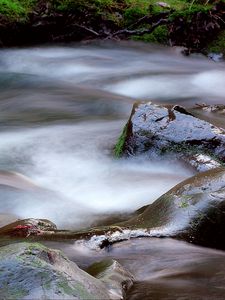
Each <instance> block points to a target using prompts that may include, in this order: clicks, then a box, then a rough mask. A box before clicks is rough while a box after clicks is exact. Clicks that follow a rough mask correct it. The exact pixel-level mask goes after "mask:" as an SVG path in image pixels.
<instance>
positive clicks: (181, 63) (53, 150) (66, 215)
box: [0, 42, 225, 300]
mask: <svg viewBox="0 0 225 300" xmlns="http://www.w3.org/2000/svg"><path fill="white" fill-rule="evenodd" d="M224 66H225V64H224V63H223V62H220V63H215V62H213V61H211V60H209V59H208V58H206V57H204V56H201V55H192V56H190V57H184V56H183V55H182V54H181V53H180V50H179V48H164V47H160V46H155V45H147V44H142V43H133V42H123V43H118V42H117V43H116V42H114V43H111V42H110V43H109V42H105V43H102V42H98V43H97V42H95V43H91V44H71V45H65V46H62V45H60V46H58V45H56V46H54V47H53V46H42V47H35V48H20V49H16V48H15V49H4V50H0V125H1V129H0V189H1V202H0V214H1V215H6V216H10V215H11V216H15V218H17V217H19V218H31V217H32V218H46V219H49V220H51V221H53V222H54V223H55V224H56V225H57V227H58V228H62V229H78V228H82V227H87V226H91V225H92V224H93V223H94V222H96V221H99V220H101V219H104V218H105V217H107V216H110V215H113V214H115V215H116V214H123V213H124V214H126V213H131V212H133V211H134V210H136V209H138V208H140V207H141V206H143V205H146V204H149V203H152V202H153V201H154V200H156V199H157V198H158V197H159V196H160V195H162V194H163V193H165V192H166V191H168V190H169V189H170V188H172V187H173V186H174V185H176V184H177V183H179V182H181V181H182V180H184V179H186V178H188V177H190V176H192V175H193V174H195V171H194V170H192V169H190V168H189V167H187V166H186V165H184V164H182V163H176V164H174V162H173V161H170V160H169V159H168V158H167V159H162V158H159V157H155V158H154V159H152V161H148V160H146V159H145V157H144V155H143V156H138V157H130V158H122V159H116V158H115V157H114V156H113V147H114V145H115V143H116V141H117V139H118V137H119V135H120V133H121V131H122V129H123V127H124V125H125V124H126V122H127V120H128V118H129V115H130V112H131V109H132V105H133V103H134V102H135V101H137V100H149V101H152V102H153V103H159V104H160V103H162V104H170V105H173V104H180V105H184V106H185V107H188V108H192V107H194V106H195V105H196V103H198V104H201V103H208V104H225V103H224V95H225V69H224ZM202 117H203V118H206V119H211V121H214V123H215V124H216V125H218V126H225V120H224V118H223V116H221V115H219V114H209V115H207V113H205V114H203V115H202ZM12 218H13V217H12ZM2 225H3V224H2ZM50 244H51V245H52V247H56V248H60V249H63V250H64V251H65V253H66V254H67V255H68V256H69V258H70V259H72V260H74V261H75V262H76V263H77V264H78V265H80V266H81V267H83V268H85V267H87V265H88V264H89V263H91V262H92V261H94V259H95V260H96V258H98V257H101V258H102V257H105V256H111V257H115V258H117V259H118V260H119V261H121V262H122V264H123V265H124V266H125V267H127V268H128V269H129V270H130V271H131V272H132V273H134V274H135V273H136V278H137V282H136V283H135V285H134V287H133V288H132V290H131V291H130V296H129V298H128V299H130V300H135V299H182V300H183V299H190V298H191V299H196V300H197V299H224V298H222V297H224V296H223V295H224V289H225V284H224V278H225V273H224V257H225V254H224V253H223V252H221V251H216V250H211V249H206V248H205V249H204V248H201V247H196V246H192V245H190V244H187V243H184V242H180V241H173V240H170V239H165V240H160V239H151V241H150V240H148V239H137V240H132V241H128V242H123V243H120V244H118V245H115V246H113V249H112V252H111V253H107V252H104V251H102V252H101V253H94V252H91V253H89V252H87V255H86V256H85V255H79V251H78V250H79V249H78V248H77V247H78V246H77V245H76V246H74V245H69V244H68V245H67V244H65V245H64V244H60V243H58V244H57V243H49V245H50ZM73 247H75V248H73ZM71 249H72V250H71ZM77 249H78V250H77ZM175 249H176V250H175ZM82 251H84V250H82ZM87 251H89V250H87ZM84 252H85V251H84ZM75 254H76V255H75ZM178 261H180V263H177V262H178ZM157 264H158V265H157ZM156 265H157V266H156ZM174 265H175V267H174ZM162 289H163V291H162ZM207 289H208V290H207ZM150 290H151V292H150Z"/></svg>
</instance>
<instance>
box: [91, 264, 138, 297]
mask: <svg viewBox="0 0 225 300" xmlns="http://www.w3.org/2000/svg"><path fill="white" fill-rule="evenodd" d="M87 272H88V273H89V274H91V275H92V276H94V277H96V278H98V279H100V280H101V281H102V282H103V283H104V284H105V285H106V286H107V289H108V290H109V292H110V297H111V299H124V297H125V295H126V292H127V291H128V290H129V289H130V288H131V286H132V285H133V282H134V277H133V275H132V274H131V273H130V272H128V271H127V270H126V269H124V267H122V266H121V265H120V264H119V263H118V262H117V261H116V260H114V259H107V260H103V261H100V262H97V263H94V264H93V265H91V266H90V267H89V268H88V269H87Z"/></svg>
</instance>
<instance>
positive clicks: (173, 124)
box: [115, 103, 225, 171]
mask: <svg viewBox="0 0 225 300" xmlns="http://www.w3.org/2000/svg"><path fill="white" fill-rule="evenodd" d="M143 153H145V154H148V155H149V156H152V155H166V154H167V155H171V154H172V155H175V156H176V158H179V159H183V160H185V161H186V162H188V163H189V164H190V165H191V166H193V167H195V168H196V169H197V170H198V171H205V170H208V169H213V168H216V167H219V166H221V165H223V163H224V162H225V130H224V129H222V128H219V127H216V126H214V125H212V124H211V123H209V122H207V121H204V120H201V119H199V118H196V117H195V116H194V115H192V114H191V113H189V112H188V111H186V109H185V108H183V107H181V106H177V105H176V106H174V107H172V108H169V107H163V106H159V105H155V104H152V103H136V104H135V105H134V107H133V110H132V113H131V116H130V119H129V121H128V123H127V125H126V126H125V128H124V130H123V133H122V135H121V137H120V138H119V140H118V143H117V145H116V147H115V154H116V156H120V155H123V154H125V155H136V154H143Z"/></svg>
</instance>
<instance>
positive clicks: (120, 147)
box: [114, 124, 128, 158]
mask: <svg viewBox="0 0 225 300" xmlns="http://www.w3.org/2000/svg"><path fill="white" fill-rule="evenodd" d="M127 129H128V124H126V125H125V126H124V129H123V132H122V133H121V135H120V137H119V139H118V141H117V143H116V145H115V148H114V155H115V157H118V158H119V157H121V156H122V154H123V150H124V145H125V141H126V137H127Z"/></svg>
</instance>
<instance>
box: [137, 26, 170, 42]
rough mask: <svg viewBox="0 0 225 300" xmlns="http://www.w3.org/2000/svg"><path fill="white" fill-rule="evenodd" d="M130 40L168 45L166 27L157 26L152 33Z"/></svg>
mask: <svg viewBox="0 0 225 300" xmlns="http://www.w3.org/2000/svg"><path fill="white" fill-rule="evenodd" d="M132 39H133V40H135V41H143V42H146V43H160V44H167V43H168V29H167V26H165V25H162V26H158V27H157V28H156V29H155V30H154V31H153V32H152V33H146V34H144V35H142V36H137V35H134V36H132Z"/></svg>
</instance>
